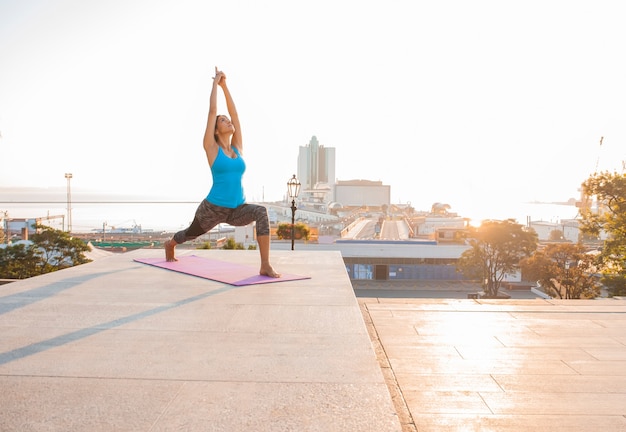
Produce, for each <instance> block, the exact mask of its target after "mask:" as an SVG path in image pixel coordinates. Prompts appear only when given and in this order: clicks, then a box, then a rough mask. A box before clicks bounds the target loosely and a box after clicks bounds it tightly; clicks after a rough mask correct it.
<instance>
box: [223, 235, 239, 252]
mask: <svg viewBox="0 0 626 432" xmlns="http://www.w3.org/2000/svg"><path fill="white" fill-rule="evenodd" d="M223 249H243V243H237V242H236V241H235V239H234V238H233V237H228V240H226V243H224V247H223Z"/></svg>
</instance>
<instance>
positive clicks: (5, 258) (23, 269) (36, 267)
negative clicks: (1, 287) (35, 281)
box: [0, 243, 42, 279]
mask: <svg viewBox="0 0 626 432" xmlns="http://www.w3.org/2000/svg"><path fill="white" fill-rule="evenodd" d="M35 252H36V250H35V248H33V247H27V246H26V245H25V244H23V243H20V244H16V245H9V246H6V247H0V278H2V279H26V278H29V277H31V276H36V275H39V274H41V268H42V265H41V259H40V258H39V256H38V255H37V254H36V253H35Z"/></svg>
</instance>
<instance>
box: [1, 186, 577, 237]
mask: <svg viewBox="0 0 626 432" xmlns="http://www.w3.org/2000/svg"><path fill="white" fill-rule="evenodd" d="M70 199H71V202H70V205H69V207H70V208H71V221H70V218H69V216H68V215H69V214H70V212H69V211H68V202H67V197H66V194H65V193H64V192H62V191H56V192H55V193H43V194H42V193H40V191H37V190H35V191H31V190H21V191H17V190H16V189H10V190H9V189H4V190H3V189H2V188H0V218H4V219H21V218H42V219H44V220H47V223H46V224H47V225H49V226H52V227H55V228H58V229H63V230H65V229H67V228H68V224H70V222H71V230H72V232H77V233H81V232H85V233H86V232H97V231H102V230H106V231H110V230H114V229H117V230H130V229H138V228H139V229H141V231H142V232H149V231H155V232H175V231H178V230H180V229H184V228H186V227H187V226H189V224H190V223H191V221H192V219H193V216H194V213H195V211H196V208H197V207H198V204H199V201H200V200H201V199H202V197H200V198H199V199H197V200H194V199H182V200H181V199H176V200H175V199H167V198H156V199H155V198H146V197H137V196H125V195H106V194H101V193H98V194H90V193H82V194H77V195H76V196H72V197H71V198H70ZM285 206H288V205H287V204H285ZM450 206H451V209H450V211H451V212H453V213H456V214H457V215H458V216H460V217H464V218H468V219H469V220H470V223H471V224H473V225H478V224H480V222H481V221H482V220H485V219H496V220H503V219H514V220H517V222H518V223H521V224H524V225H525V224H526V223H527V222H529V221H545V222H551V223H560V222H561V221H563V220H568V219H575V218H576V217H577V216H578V208H577V207H576V206H575V202H573V200H569V201H564V202H526V201H516V200H515V199H512V198H509V199H507V200H505V201H503V200H498V201H495V202H476V201H472V202H470V203H465V204H463V205H460V206H459V207H458V208H455V207H454V203H451V204H450ZM415 210H416V211H428V210H430V209H427V208H424V209H422V208H416V209H415Z"/></svg>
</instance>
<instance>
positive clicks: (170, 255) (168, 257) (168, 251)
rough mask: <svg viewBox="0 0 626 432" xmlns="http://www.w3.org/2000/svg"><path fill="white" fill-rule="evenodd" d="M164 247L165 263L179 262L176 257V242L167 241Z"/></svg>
mask: <svg viewBox="0 0 626 432" xmlns="http://www.w3.org/2000/svg"><path fill="white" fill-rule="evenodd" d="M163 245H164V246H165V261H167V262H173V261H178V259H176V257H175V256H174V248H176V242H175V241H173V240H167V241H166V242H165V243H164V244H163Z"/></svg>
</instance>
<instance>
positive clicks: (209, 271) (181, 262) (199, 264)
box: [135, 255, 311, 286]
mask: <svg viewBox="0 0 626 432" xmlns="http://www.w3.org/2000/svg"><path fill="white" fill-rule="evenodd" d="M135 261H137V262H140V263H143V264H148V265H152V266H155V267H161V268H164V269H167V270H172V271H175V272H179V273H185V274H188V275H192V276H198V277H201V278H204V279H210V280H213V281H217V282H224V283H227V284H230V285H235V286H243V285H254V284H264V283H273V282H286V281H292V280H300V279H311V277H310V276H300V275H295V274H288V273H281V277H279V278H273V277H269V276H261V275H260V274H259V269H258V268H256V267H250V266H246V265H242V264H236V263H232V262H228V261H220V260H216V259H211V258H203V257H199V256H196V255H185V256H180V257H178V261H174V262H168V261H165V258H135Z"/></svg>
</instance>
